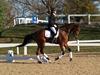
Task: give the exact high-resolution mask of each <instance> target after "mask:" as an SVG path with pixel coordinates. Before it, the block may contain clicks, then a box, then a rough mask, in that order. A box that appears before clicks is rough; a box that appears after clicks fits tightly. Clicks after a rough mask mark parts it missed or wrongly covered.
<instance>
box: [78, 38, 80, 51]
mask: <svg viewBox="0 0 100 75" xmlns="http://www.w3.org/2000/svg"><path fill="white" fill-rule="evenodd" d="M77 50H78V52H79V51H80V44H79V40H77Z"/></svg>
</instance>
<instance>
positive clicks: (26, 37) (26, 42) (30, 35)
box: [17, 34, 34, 47]
mask: <svg viewBox="0 0 100 75" xmlns="http://www.w3.org/2000/svg"><path fill="white" fill-rule="evenodd" d="M32 40H34V39H33V37H32V34H29V35H26V36H25V37H24V41H23V43H22V44H20V45H18V46H17V47H23V46H25V45H26V44H28V43H30V42H31V41H32Z"/></svg>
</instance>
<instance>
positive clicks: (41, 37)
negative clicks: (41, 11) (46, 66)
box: [17, 25, 72, 63]
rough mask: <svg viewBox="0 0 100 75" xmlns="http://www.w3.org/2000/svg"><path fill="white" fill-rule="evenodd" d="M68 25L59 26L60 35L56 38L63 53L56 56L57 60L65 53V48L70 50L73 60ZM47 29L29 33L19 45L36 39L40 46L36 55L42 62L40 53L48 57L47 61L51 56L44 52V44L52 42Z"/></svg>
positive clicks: (70, 56)
mask: <svg viewBox="0 0 100 75" xmlns="http://www.w3.org/2000/svg"><path fill="white" fill-rule="evenodd" d="M66 28H67V27H65V25H64V26H62V27H61V28H59V35H58V37H57V40H56V44H59V46H60V49H61V54H60V55H59V56H57V57H56V58H55V60H58V59H61V58H62V57H63V56H64V54H65V49H67V50H68V51H69V58H70V61H71V60H72V50H71V49H70V48H69V46H68V44H67V43H68V32H67V31H68V30H67V29H66ZM45 30H46V28H42V29H40V30H38V31H36V32H34V33H31V34H28V35H26V36H25V37H24V41H23V43H22V44H21V45H18V46H17V47H22V46H25V45H26V44H28V43H30V42H31V41H32V40H34V41H35V42H36V43H37V45H38V47H37V50H36V56H37V59H38V63H42V60H41V58H40V54H42V56H43V57H44V58H45V59H46V61H47V62H48V61H49V57H48V56H47V54H46V53H44V50H43V48H44V46H45V43H46V42H51V41H50V38H47V37H45Z"/></svg>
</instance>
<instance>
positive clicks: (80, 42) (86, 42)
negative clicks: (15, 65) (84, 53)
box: [0, 40, 100, 55]
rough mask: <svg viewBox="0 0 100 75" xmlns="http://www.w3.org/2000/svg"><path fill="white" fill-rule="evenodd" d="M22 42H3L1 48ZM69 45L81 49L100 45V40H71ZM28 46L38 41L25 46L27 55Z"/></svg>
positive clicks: (47, 44) (48, 44)
mask: <svg viewBox="0 0 100 75" xmlns="http://www.w3.org/2000/svg"><path fill="white" fill-rule="evenodd" d="M19 44H21V43H1V44H0V48H7V47H16V46H17V45H19ZM68 45H69V46H77V50H78V51H80V46H100V40H78V41H69V42H68ZM28 46H37V44H36V43H30V44H27V45H26V46H24V55H27V49H28V48H27V47H28ZM45 46H59V45H58V44H51V43H46V44H45ZM16 49H17V55H19V47H16Z"/></svg>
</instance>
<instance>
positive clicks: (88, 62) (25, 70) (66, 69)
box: [0, 55, 100, 75]
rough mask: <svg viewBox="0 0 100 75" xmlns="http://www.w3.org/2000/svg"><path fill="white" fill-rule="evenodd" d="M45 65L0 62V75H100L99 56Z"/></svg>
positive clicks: (29, 62) (64, 60)
mask: <svg viewBox="0 0 100 75" xmlns="http://www.w3.org/2000/svg"><path fill="white" fill-rule="evenodd" d="M53 59H54V57H51V60H52V62H51V63H47V64H38V63H36V62H33V60H17V61H16V62H15V63H6V62H3V61H1V62H0V75H100V56H96V55H90V56H84V55H83V56H75V57H74V58H73V61H72V62H70V61H69V59H68V57H66V56H65V57H63V58H62V59H60V60H58V61H53Z"/></svg>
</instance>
